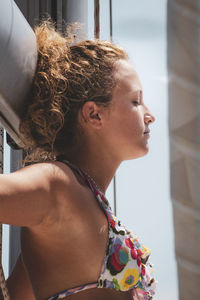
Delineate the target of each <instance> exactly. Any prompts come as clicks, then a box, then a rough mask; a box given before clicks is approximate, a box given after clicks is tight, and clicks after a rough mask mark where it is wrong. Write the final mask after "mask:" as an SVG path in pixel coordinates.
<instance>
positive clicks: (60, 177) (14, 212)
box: [0, 162, 77, 226]
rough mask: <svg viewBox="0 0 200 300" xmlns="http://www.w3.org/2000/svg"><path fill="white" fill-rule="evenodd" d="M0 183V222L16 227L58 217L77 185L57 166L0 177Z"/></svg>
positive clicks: (41, 165)
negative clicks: (62, 204) (62, 206)
mask: <svg viewBox="0 0 200 300" xmlns="http://www.w3.org/2000/svg"><path fill="white" fill-rule="evenodd" d="M0 183H1V184H0V221H1V222H2V223H6V224H12V225H17V226H35V225H37V224H40V223H41V222H43V220H46V219H47V218H48V217H50V216H52V215H53V217H56V214H57V216H59V213H60V207H61V205H60V204H61V203H64V201H65V202H67V201H68V199H70V198H72V195H73V194H74V192H73V191H74V190H75V189H76V185H77V184H76V180H75V178H74V176H73V172H72V171H71V170H70V169H69V168H68V167H67V166H65V165H64V164H63V163H59V162H44V163H37V164H32V165H29V166H26V167H24V168H21V169H20V170H18V171H16V172H13V173H11V174H3V175H0ZM48 219H49V218H48Z"/></svg>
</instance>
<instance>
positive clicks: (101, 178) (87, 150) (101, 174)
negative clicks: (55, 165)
mask: <svg viewBox="0 0 200 300" xmlns="http://www.w3.org/2000/svg"><path fill="white" fill-rule="evenodd" d="M64 158H65V159H67V160H68V161H69V162H71V163H72V164H74V165H75V166H77V167H79V168H80V169H81V170H83V171H84V172H85V173H87V174H88V175H89V176H90V177H91V178H92V179H93V180H94V182H95V183H96V185H97V186H98V188H99V189H100V190H101V191H102V192H103V193H105V192H106V190H107V188H108V186H109V184H110V182H111V180H112V178H113V177H114V175H115V173H116V170H117V168H118V166H119V165H120V162H119V161H117V160H115V159H114V157H113V156H111V155H109V152H108V151H106V150H105V149H103V148H98V146H97V145H96V147H94V146H93V147H89V145H87V146H83V145H82V147H80V146H79V147H76V148H75V149H73V151H68V152H67V153H66V154H65V155H64Z"/></svg>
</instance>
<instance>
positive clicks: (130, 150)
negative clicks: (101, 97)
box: [104, 60, 155, 161]
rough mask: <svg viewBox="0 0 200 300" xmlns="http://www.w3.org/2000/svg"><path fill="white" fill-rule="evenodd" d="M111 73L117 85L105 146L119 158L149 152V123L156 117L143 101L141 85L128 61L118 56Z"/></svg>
mask: <svg viewBox="0 0 200 300" xmlns="http://www.w3.org/2000/svg"><path fill="white" fill-rule="evenodd" d="M113 76H114V78H115V80H116V81H117V85H116V87H115V88H114V91H113V95H112V101H111V106H110V107H109V109H108V114H107V117H106V119H105V120H104V121H105V123H104V124H105V127H104V128H105V137H107V141H106V142H107V145H108V147H109V148H110V147H111V149H112V153H113V155H116V156H118V159H120V160H121V161H122V160H127V159H133V158H137V157H140V156H143V155H145V154H146V153H147V152H148V139H149V137H150V134H149V124H150V123H152V122H154V120H155V118H154V116H153V115H152V114H151V113H150V111H149V109H148V108H147V107H146V106H145V104H144V101H143V95H142V86H141V83H140V80H139V77H138V74H137V72H136V71H135V69H134V68H133V66H132V65H131V64H130V62H128V61H127V60H119V61H118V62H117V63H116V64H115V68H114V75H113Z"/></svg>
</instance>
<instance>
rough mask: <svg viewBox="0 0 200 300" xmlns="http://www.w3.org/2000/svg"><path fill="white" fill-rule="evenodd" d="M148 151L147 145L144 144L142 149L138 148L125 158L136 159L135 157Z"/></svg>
mask: <svg viewBox="0 0 200 300" xmlns="http://www.w3.org/2000/svg"><path fill="white" fill-rule="evenodd" d="M148 152H149V146H148V145H146V146H145V147H143V148H142V149H139V150H138V152H137V153H134V154H132V155H130V156H129V157H128V158H126V160H131V159H137V158H140V157H143V156H145V155H147V153H148Z"/></svg>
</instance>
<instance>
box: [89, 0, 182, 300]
mask: <svg viewBox="0 0 200 300" xmlns="http://www.w3.org/2000/svg"><path fill="white" fill-rule="evenodd" d="M112 2H113V40H114V42H115V43H117V44H119V45H121V46H122V47H124V48H125V49H126V50H127V52H128V54H129V57H130V60H131V62H132V63H133V64H134V66H135V68H136V70H137V71H138V73H139V75H140V78H141V81H142V85H143V91H144V101H145V103H146V104H147V106H148V107H149V108H150V110H151V111H152V113H153V114H154V115H155V117H156V122H155V123H154V124H153V125H152V126H150V127H151V138H150V140H149V145H150V151H149V154H148V155H147V156H145V157H143V158H140V159H138V160H132V161H127V162H124V163H123V164H122V165H121V166H120V168H119V170H118V172H117V215H118V217H119V218H120V219H121V220H122V221H123V223H125V224H126V225H127V226H128V227H129V228H130V229H132V230H133V231H134V232H135V233H136V234H137V235H138V236H139V237H140V238H141V240H142V241H143V243H144V244H145V245H147V246H148V247H150V249H151V250H152V262H153V263H154V267H155V275H156V277H157V280H158V291H157V295H156V296H155V298H154V299H155V300H169V299H170V300H177V299H178V289H177V271H176V263H175V257H174V234H173V223H172V205H171V200H170V193H169V150H168V101H167V67H166V14H167V9H166V2H167V1H166V0H151V1H149V0H140V1H136V0H124V1H121V0H113V1H112ZM100 4H101V25H100V27H101V39H109V12H108V9H109V1H107V0H101V1H100ZM92 6H93V1H90V0H89V15H91V16H92V14H93V12H92V10H93V7H92ZM89 34H90V37H92V34H93V20H92V18H91V19H89ZM107 197H108V199H109V200H110V202H111V203H112V197H113V192H112V186H111V187H110V188H109V189H108V191H107Z"/></svg>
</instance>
